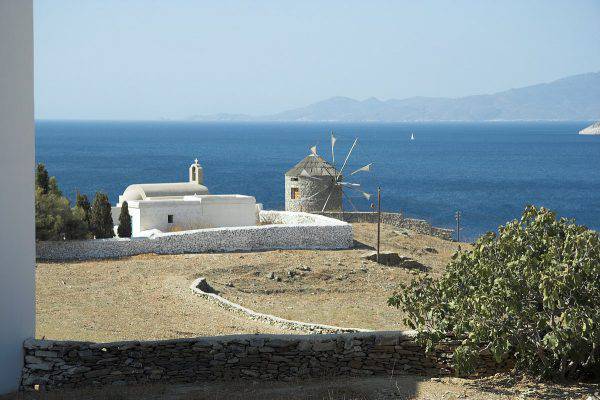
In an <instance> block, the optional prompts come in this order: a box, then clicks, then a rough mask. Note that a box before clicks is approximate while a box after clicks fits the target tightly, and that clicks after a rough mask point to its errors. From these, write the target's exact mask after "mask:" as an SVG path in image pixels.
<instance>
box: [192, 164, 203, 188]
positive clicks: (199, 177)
mask: <svg viewBox="0 0 600 400" xmlns="http://www.w3.org/2000/svg"><path fill="white" fill-rule="evenodd" d="M190 183H197V184H198V185H203V184H204V170H203V169H202V166H201V165H200V164H199V163H198V159H197V158H196V159H195V160H194V163H193V164H192V165H190Z"/></svg>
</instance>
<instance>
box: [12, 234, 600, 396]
mask: <svg viewBox="0 0 600 400" xmlns="http://www.w3.org/2000/svg"><path fill="white" fill-rule="evenodd" d="M354 236H355V240H356V244H355V247H354V248H353V249H350V250H342V251H308V250H307V251H268V252H256V253H227V254H188V255H177V256H157V255H144V256H137V257H131V258H126V259H120V260H106V261H90V262H72V263H39V264H38V266H37V273H36V282H37V300H36V301H37V333H36V336H37V337H39V338H41V337H46V338H51V339H71V340H90V341H115V340H148V339H167V338H177V337H194V336H202V335H222V334H235V333H257V332H262V333H292V332H287V331H286V330H285V329H283V328H278V327H274V326H271V325H268V324H265V323H261V322H256V321H252V320H249V319H247V318H244V317H243V316H240V315H237V314H235V313H231V312H228V311H225V310H223V309H222V308H220V307H218V306H216V305H215V304H213V303H211V302H209V301H207V300H204V299H202V298H201V297H199V296H196V295H194V294H192V293H191V290H190V289H189V285H190V283H191V282H192V281H193V280H194V279H195V278H198V277H200V276H204V277H206V278H207V279H208V281H209V283H210V284H211V285H213V287H215V288H216V289H217V290H219V291H220V292H221V294H222V295H223V296H224V297H226V298H228V299H230V300H234V301H237V302H239V303H241V304H243V305H245V306H247V307H249V308H252V309H255V310H257V311H262V312H267V313H271V314H274V315H277V316H281V317H285V318H290V319H296V320H300V321H309V322H318V323H324V324H333V325H339V326H351V327H360V328H371V329H402V328H404V325H403V324H402V322H401V321H402V315H401V314H400V312H399V311H398V310H395V309H392V308H389V307H388V306H387V305H386V300H387V298H388V297H389V296H390V295H391V294H392V293H393V291H394V289H395V288H396V287H397V285H398V283H399V282H407V281H408V280H410V279H412V278H413V277H414V274H417V273H422V272H417V271H415V270H406V269H403V268H399V267H386V266H381V265H379V264H376V263H375V262H371V261H365V260H363V259H361V255H362V254H364V252H365V251H367V250H369V248H370V247H371V246H374V244H375V237H376V228H375V226H374V225H371V224H355V225H354ZM458 246H459V244H457V243H452V242H447V241H443V240H440V239H437V238H433V237H429V236H424V235H419V234H415V233H413V232H409V231H405V230H397V229H394V228H391V227H388V226H384V227H383V230H382V249H383V250H391V251H397V252H399V253H400V254H402V255H405V256H409V257H412V258H414V259H416V260H417V261H419V262H421V263H422V264H423V265H425V266H426V267H427V269H428V272H429V273H431V274H433V275H439V274H440V273H442V272H443V270H444V267H445V265H446V264H447V262H448V261H449V260H450V257H451V256H452V254H453V253H454V252H455V251H456V249H457V247H458ZM460 246H462V247H463V248H468V247H469V245H468V244H464V243H461V244H460ZM290 271H291V272H290ZM272 275H273V278H271V276H272ZM278 278H279V279H278ZM294 333H297V332H294ZM599 392H600V388H599V387H598V385H586V384H571V385H558V384H553V383H543V384H542V383H536V382H533V381H531V380H519V379H515V378H512V377H510V376H507V375H504V376H498V377H492V378H486V379H478V380H464V379H458V378H431V377H419V376H409V375H407V376H399V377H393V378H390V377H387V378H386V377H366V378H351V379H348V378H328V379H321V380H314V381H302V382H269V383H264V382H263V383H258V382H243V383H206V384H195V385H144V386H132V387H129V386H128V387H108V388H90V389H86V390H74V391H68V390H65V391H57V392H50V393H28V394H19V395H14V396H9V397H6V398H7V399H8V398H10V399H49V400H58V399H64V400H71V399H79V398H86V399H97V400H103V399H172V400H175V399H177V400H179V399H181V400H187V399H198V400H202V399H250V400H252V399H267V400H269V399H298V400H301V399H307V400H308V399H323V400H333V399H344V400H351V399H381V400H387V399H443V400H451V399H476V400H477V399H526V398H527V399H529V398H537V399H547V398H556V399H586V400H600V393H599Z"/></svg>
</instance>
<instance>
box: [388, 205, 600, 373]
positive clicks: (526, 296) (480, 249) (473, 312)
mask: <svg viewBox="0 0 600 400" xmlns="http://www.w3.org/2000/svg"><path fill="white" fill-rule="evenodd" d="M388 304H389V305H392V306H396V307H399V308H400V309H402V311H403V312H404V315H405V322H406V323H407V324H408V325H409V326H411V327H413V328H416V329H418V330H419V331H420V340H422V342H423V343H424V344H426V345H428V347H431V346H432V345H433V344H434V343H435V342H436V341H438V340H440V339H442V338H443V337H446V336H447V335H448V334H452V335H454V336H456V337H458V338H460V339H461V340H462V345H461V346H459V347H458V348H457V350H456V352H455V356H454V360H455V362H456V367H457V370H458V371H459V372H469V370H470V369H472V367H473V365H474V362H475V361H476V359H477V357H478V354H479V351H480V350H481V349H482V348H484V349H487V350H489V351H491V353H492V354H493V356H494V357H495V359H496V360H497V361H500V360H502V359H503V358H504V357H508V356H512V357H514V358H515V360H516V366H517V368H518V369H520V370H522V371H528V372H532V373H535V374H540V375H544V376H562V377H564V376H573V377H574V376H577V375H579V374H582V373H593V372H594V371H595V372H596V373H598V371H599V370H600V368H599V367H600V238H599V236H598V233H596V232H594V231H591V230H589V229H587V228H586V227H583V226H578V225H576V224H575V223H574V222H573V221H571V220H567V219H564V218H561V219H560V220H557V219H556V215H555V213H553V212H551V211H549V210H547V209H545V208H540V209H536V208H535V207H533V206H529V207H527V208H526V209H525V212H524V213H523V216H522V217H521V219H520V220H514V221H512V222H508V223H507V224H506V225H504V226H501V227H500V228H499V229H498V233H497V234H496V233H491V232H490V233H488V234H486V235H484V236H482V237H481V238H479V239H478V240H477V242H476V243H475V245H474V247H473V249H472V250H471V251H467V252H461V251H459V252H458V253H457V254H455V255H454V257H453V259H452V261H451V262H450V263H449V264H448V266H447V268H446V271H445V273H444V274H443V276H442V277H441V278H439V279H433V278H432V277H430V276H427V275H425V276H421V277H419V278H417V279H415V280H413V281H412V282H411V283H410V284H408V285H401V288H400V290H399V291H397V292H396V293H394V295H393V296H392V297H391V298H390V299H389V300H388Z"/></svg>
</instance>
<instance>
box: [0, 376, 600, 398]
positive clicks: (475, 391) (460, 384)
mask: <svg viewBox="0 0 600 400" xmlns="http://www.w3.org/2000/svg"><path fill="white" fill-rule="evenodd" d="M599 391H600V387H599V386H598V385H597V384H595V385H594V384H570V385H560V384H555V383H543V384H542V383H536V382H533V381H531V380H527V379H515V378H512V377H509V376H498V377H491V378H487V379H478V380H466V379H459V378H428V377H419V376H412V375H402V376H398V377H393V378H389V377H367V378H352V379H348V378H327V379H320V380H309V381H291V382H267V383H265V382H237V383H236V382H227V383H219V382H214V383H202V384H200V383H199V384H189V385H183V384H181V385H144V386H112V387H103V388H90V389H84V390H60V391H55V392H48V393H35V392H32V393H20V394H18V395H12V396H5V397H2V396H0V399H2V400H9V399H10V400H37V399H47V400H75V399H88V400H109V399H110V400H121V399H148V400H150V399H151V400H158V399H165V400H192V399H194V400H209V399H210V400H221V399H228V400H258V399H264V400H275V399H278V400H279V399H281V400H284V399H285V400H362V399H365V400H366V399H373V400H404V399H429V400H458V399H472V400H483V399H490V400H499V399H519V400H521V399H583V400H598V399H600V393H598V392H599Z"/></svg>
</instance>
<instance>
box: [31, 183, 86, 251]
mask: <svg viewBox="0 0 600 400" xmlns="http://www.w3.org/2000/svg"><path fill="white" fill-rule="evenodd" d="M88 234H89V230H88V225H87V223H86V222H85V220H84V219H83V216H82V215H81V214H79V213H78V212H77V211H74V210H72V209H71V208H70V207H69V200H67V199H66V198H64V197H62V196H60V195H59V194H56V193H52V192H48V193H44V190H43V189H42V188H41V187H37V188H36V189H35V238H36V240H64V239H85V238H86V237H88Z"/></svg>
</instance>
